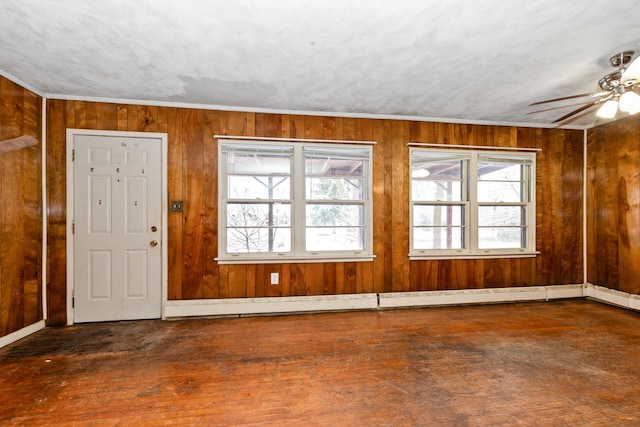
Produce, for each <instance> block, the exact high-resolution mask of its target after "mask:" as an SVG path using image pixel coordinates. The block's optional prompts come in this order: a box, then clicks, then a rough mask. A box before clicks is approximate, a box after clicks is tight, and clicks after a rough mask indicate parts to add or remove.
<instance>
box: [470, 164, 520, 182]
mask: <svg viewBox="0 0 640 427" xmlns="http://www.w3.org/2000/svg"><path fill="white" fill-rule="evenodd" d="M526 167H528V166H527V165H523V164H521V163H516V164H514V163H508V162H489V161H481V162H478V180H482V181H523V180H524V179H523V178H524V168H526Z"/></svg>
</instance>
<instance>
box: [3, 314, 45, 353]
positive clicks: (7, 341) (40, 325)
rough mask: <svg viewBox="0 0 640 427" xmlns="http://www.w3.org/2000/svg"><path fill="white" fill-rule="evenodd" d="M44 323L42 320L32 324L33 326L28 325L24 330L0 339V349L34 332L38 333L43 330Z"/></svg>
mask: <svg viewBox="0 0 640 427" xmlns="http://www.w3.org/2000/svg"><path fill="white" fill-rule="evenodd" d="M44 327H45V323H44V320H40V321H39V322H36V323H34V324H33V325H29V326H27V327H25V328H22V329H19V330H17V331H15V332H12V333H10V334H9V335H5V336H4V337H0V348H2V347H4V346H7V345H9V344H12V343H14V342H16V341H18V340H21V339H22V338H25V337H27V336H29V335H31V334H33V333H35V332H38V331H39V330H41V329H44Z"/></svg>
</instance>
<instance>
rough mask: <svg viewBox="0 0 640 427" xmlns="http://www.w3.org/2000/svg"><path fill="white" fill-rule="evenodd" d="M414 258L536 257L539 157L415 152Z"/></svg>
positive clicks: (488, 153)
mask: <svg viewBox="0 0 640 427" xmlns="http://www.w3.org/2000/svg"><path fill="white" fill-rule="evenodd" d="M410 157H411V208H410V214H411V250H410V256H411V257H412V258H418V259H419V258H421V257H469V256H471V257H473V256H478V257H481V256H505V255H533V254H535V153H523V152H503V151H495V152H494V151H488V150H487V151H471V150H452V149H425V148H414V147H412V148H411V151H410Z"/></svg>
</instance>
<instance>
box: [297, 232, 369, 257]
mask: <svg viewBox="0 0 640 427" xmlns="http://www.w3.org/2000/svg"><path fill="white" fill-rule="evenodd" d="M306 239H307V240H306V249H307V250H308V251H345V250H353V251H358V250H363V249H364V228H362V227H321V228H320V227H307V234H306Z"/></svg>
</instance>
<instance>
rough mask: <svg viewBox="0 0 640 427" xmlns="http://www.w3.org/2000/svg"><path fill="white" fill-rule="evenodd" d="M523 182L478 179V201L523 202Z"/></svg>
mask: <svg viewBox="0 0 640 427" xmlns="http://www.w3.org/2000/svg"><path fill="white" fill-rule="evenodd" d="M522 184H523V183H522V182H520V181H513V182H497V181H478V201H479V202H504V203H509V202H524V201H525V200H524V199H523V196H524V194H523V192H522V189H523V185H522Z"/></svg>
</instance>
